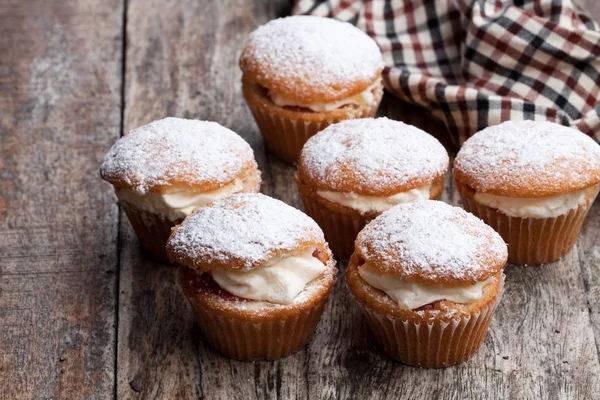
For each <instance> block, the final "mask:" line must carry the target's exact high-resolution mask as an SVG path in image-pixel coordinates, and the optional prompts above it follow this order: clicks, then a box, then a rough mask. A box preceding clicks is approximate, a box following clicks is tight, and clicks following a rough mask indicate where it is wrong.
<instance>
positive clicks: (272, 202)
mask: <svg viewBox="0 0 600 400" xmlns="http://www.w3.org/2000/svg"><path fill="white" fill-rule="evenodd" d="M324 241H325V238H324V237H323V232H322V231H321V228H319V226H318V225H317V224H316V222H314V221H313V220H312V219H311V218H309V217H308V216H307V215H306V214H304V213H302V212H301V211H299V210H297V209H295V208H293V207H290V206H288V205H287V204H285V203H284V202H282V201H279V200H276V199H273V198H271V197H268V196H265V195H263V194H260V193H242V194H235V195H232V196H230V197H228V198H225V199H223V200H218V201H216V202H214V203H212V204H210V205H209V206H207V207H203V208H200V209H199V210H198V211H196V212H195V213H194V214H192V215H191V216H190V217H188V218H186V219H185V220H184V222H183V223H182V224H181V225H179V226H178V227H177V228H176V229H175V231H174V233H173V234H172V235H171V238H170V239H169V242H168V244H167V251H168V252H169V253H170V254H171V255H172V256H174V258H175V261H176V262H180V263H185V261H188V260H192V262H193V263H194V264H195V265H201V264H204V265H208V264H215V263H216V264H221V265H228V267H229V268H231V269H235V268H238V269H239V268H241V269H246V270H248V269H252V268H254V267H258V266H261V265H262V264H264V263H265V262H267V261H268V260H269V259H271V257H272V256H273V255H274V254H275V253H277V252H288V251H294V250H296V249H298V247H299V246H300V245H301V244H302V243H307V242H313V243H322V242H324ZM185 265H187V263H186V264H185Z"/></svg>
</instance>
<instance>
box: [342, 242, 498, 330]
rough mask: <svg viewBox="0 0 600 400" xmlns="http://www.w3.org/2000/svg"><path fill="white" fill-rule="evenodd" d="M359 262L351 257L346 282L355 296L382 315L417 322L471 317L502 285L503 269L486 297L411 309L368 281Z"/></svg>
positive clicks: (487, 303) (494, 278)
mask: <svg viewBox="0 0 600 400" xmlns="http://www.w3.org/2000/svg"><path fill="white" fill-rule="evenodd" d="M358 261H359V256H358V255H356V254H354V255H353V256H352V257H351V258H350V261H349V262H348V269H347V270H346V283H347V284H348V287H349V288H350V291H351V292H352V294H353V296H354V297H355V298H356V299H357V300H358V301H359V302H360V303H362V304H365V305H366V306H368V307H370V308H371V309H373V310H375V311H376V312H378V313H380V314H385V315H388V316H390V317H392V318H401V319H402V320H413V321H415V322H418V321H419V320H421V321H422V320H425V321H431V320H444V321H447V322H449V321H451V320H452V319H456V318H460V317H461V316H468V315H471V314H472V313H473V312H476V311H477V310H480V309H482V308H483V307H486V306H488V305H490V304H491V303H493V302H494V301H495V300H496V297H497V296H498V294H499V291H500V289H501V287H502V271H498V272H496V273H495V274H494V275H493V280H492V281H491V282H490V283H489V284H487V285H486V286H484V288H483V296H482V297H481V298H480V299H478V300H477V301H475V302H473V303H469V304H460V303H454V302H451V301H447V300H441V301H438V302H435V303H434V304H433V305H432V307H428V308H423V309H417V310H409V309H406V308H401V307H400V306H399V305H398V304H397V303H395V302H394V301H393V300H392V299H391V298H390V297H389V296H388V295H387V294H385V293H384V292H382V291H381V290H379V289H376V288H374V287H372V286H371V285H369V284H368V283H367V282H365V281H364V280H363V279H362V278H361V277H360V275H359V274H358Z"/></svg>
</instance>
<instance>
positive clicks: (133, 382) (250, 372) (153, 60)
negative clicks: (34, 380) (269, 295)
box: [117, 0, 600, 399]
mask: <svg viewBox="0 0 600 400" xmlns="http://www.w3.org/2000/svg"><path fill="white" fill-rule="evenodd" d="M198 3H199V2H195V1H191V0H189V1H181V2H179V3H177V4H171V5H170V6H169V7H168V8H167V7H164V6H163V7H161V4H162V3H161V2H159V1H158V0H154V1H150V2H148V1H145V2H142V1H141V0H131V1H130V3H129V13H128V15H129V17H128V21H129V24H128V50H127V71H126V86H127V87H126V93H125V94H126V104H127V108H126V115H125V125H126V130H129V129H131V128H134V127H136V126H138V125H140V124H143V123H147V122H149V121H151V120H153V119H157V118H161V117H164V116H167V115H175V116H184V117H190V118H202V119H211V120H215V121H218V122H220V123H222V124H224V125H226V126H228V127H230V128H232V129H234V130H235V131H237V132H239V133H240V134H241V135H243V136H244V137H245V138H246V139H247V140H248V141H249V142H250V143H251V144H252V146H253V148H254V149H255V151H256V154H257V158H258V161H259V165H260V167H261V169H262V171H263V178H264V181H265V182H264V185H263V188H262V190H263V192H264V193H266V194H269V195H272V196H274V197H277V198H280V199H282V200H284V201H286V202H287V203H288V204H291V205H293V206H296V207H299V208H301V203H300V201H299V198H298V196H297V193H296V189H295V187H294V183H293V175H294V173H295V169H294V168H293V167H290V166H287V165H285V164H283V163H280V162H278V161H277V160H275V159H273V158H272V157H271V156H270V155H268V154H265V152H264V149H263V147H262V140H261V139H260V135H259V134H258V131H257V129H256V126H255V124H254V122H253V120H252V117H251V115H250V113H249V111H248V109H247V108H246V107H245V105H244V103H243V99H242V96H241V93H240V86H239V78H240V73H239V71H238V68H237V56H238V54H239V50H240V47H241V45H242V43H243V41H244V39H245V37H246V35H247V33H248V32H249V31H251V30H252V29H254V28H255V27H256V26H257V25H259V24H261V23H263V22H265V21H266V20H268V19H271V18H273V17H275V16H278V15H281V14H282V13H284V12H285V11H286V5H285V2H284V1H281V2H276V4H275V5H273V4H271V5H263V4H262V2H258V1H257V2H255V3H256V4H255V5H254V6H253V5H240V4H238V2H234V1H223V2H205V4H198ZM381 112H382V115H389V116H390V117H394V118H398V119H403V120H405V121H407V122H409V123H412V124H415V125H417V126H420V127H422V128H424V129H426V130H428V131H429V132H431V133H434V134H436V136H439V137H440V138H442V139H445V137H444V136H443V133H444V130H443V125H442V124H441V123H439V122H436V121H435V120H432V119H431V118H429V117H428V116H427V114H425V113H423V112H422V111H419V110H417V109H416V108H415V107H413V106H410V105H407V104H404V103H402V102H400V101H398V100H396V99H394V98H386V100H385V102H384V104H383V106H382V109H381ZM444 143H445V144H446V145H448V146H449V147H450V146H451V144H450V143H449V141H448V140H444ZM443 200H445V201H448V202H450V203H453V204H459V200H458V197H457V195H456V193H455V191H454V190H453V186H452V182H451V179H450V175H448V176H447V177H446V190H445V194H444V197H443ZM599 210H600V205H599V204H596V205H595V206H594V209H593V211H592V213H591V214H592V215H591V218H590V219H589V220H588V222H587V223H586V227H585V228H584V231H583V233H582V236H581V237H580V240H579V241H578V246H577V250H576V251H574V252H572V253H571V254H569V255H568V256H567V257H565V258H564V259H563V260H561V261H559V262H557V263H554V264H552V265H548V266H543V267H530V268H523V267H513V266H509V267H508V268H507V271H506V272H507V285H506V293H505V296H504V299H503V301H502V303H501V306H500V308H499V310H498V313H497V314H496V318H495V320H494V322H493V324H492V327H491V329H490V333H489V335H488V338H487V339H486V342H485V344H484V346H483V348H482V349H481V351H480V352H479V353H478V354H477V355H476V357H475V358H474V359H473V360H471V361H470V362H468V363H465V364H463V365H460V366H457V367H453V368H448V369H445V370H421V369H416V368H411V367H406V366H403V365H401V364H398V363H396V362H392V361H390V360H389V359H387V358H386V357H384V356H383V355H381V354H380V352H379V351H378V350H376V349H374V348H373V347H372V342H373V340H372V338H371V336H370V334H369V333H368V332H367V329H366V327H365V323H364V319H363V317H362V316H361V315H360V313H359V311H358V309H357V307H356V306H355V305H354V303H353V302H352V300H351V298H350V295H349V293H348V291H347V289H346V287H345V283H344V282H343V279H340V280H338V282H337V284H336V287H335V289H334V292H333V295H332V298H331V300H330V301H329V303H328V304H327V307H326V310H325V312H324V315H323V318H322V320H321V323H320V325H319V327H318V329H317V332H316V334H315V337H314V340H313V341H312V342H311V343H310V344H309V346H308V347H307V348H306V349H304V350H302V351H300V352H298V353H297V354H295V355H293V356H291V357H288V358H286V359H283V360H279V361H276V362H259V363H242V362H237V361H231V360H228V359H226V358H223V357H221V356H219V355H218V354H216V353H214V352H213V351H212V350H211V349H210V348H208V347H207V346H206V345H205V344H204V343H203V341H202V339H201V337H200V335H199V333H198V329H197V327H196V326H195V324H194V322H193V316H192V314H191V311H190V310H189V307H188V306H187V304H186V301H185V299H184V298H183V296H182V295H181V294H180V292H179V289H178V288H177V286H176V284H175V279H174V276H175V271H174V270H173V269H172V268H170V267H168V266H165V265H159V264H156V263H154V262H152V261H151V260H149V259H147V258H146V257H145V256H144V255H143V254H142V253H141V252H140V250H139V248H138V245H137V241H136V239H135V236H134V235H133V233H132V231H131V228H130V227H129V224H128V222H127V221H126V219H123V221H122V224H121V228H122V231H123V247H122V251H121V272H120V282H121V283H120V285H121V286H120V289H121V293H120V304H119V330H118V335H119V343H118V379H117V385H118V388H117V397H118V398H164V397H167V398H169V397H171V398H198V397H205V398H216V399H220V398H236V399H255V398H256V399H258V398H294V397H297V398H386V397H399V398H410V399H415V398H423V399H428V398H438V399H455V398H464V397H475V398H483V399H497V398H563V397H570V398H594V397H597V394H598V393H600V380H599V378H600V364H599V361H598V353H597V349H596V345H595V340H594V331H593V328H592V323H591V320H592V321H594V320H600V316H599V314H598V309H599V308H598V306H599V304H598V303H599V302H600V293H599V292H600V289H599V287H600V286H599V285H597V284H595V286H594V285H591V284H590V282H597V279H598V278H595V277H596V276H598V275H597V274H596V272H597V271H595V270H596V269H600V266H598V265H597V264H598V263H597V258H598V257H599V256H598V253H594V255H593V256H590V255H589V252H590V249H592V250H591V251H596V250H595V249H596V248H597V246H598V233H597V232H598V230H597V226H598V218H600V217H599V216H598V214H599V213H600V211H599ZM590 224H591V225H590ZM594 263H595V264H594ZM340 267H341V268H342V270H343V268H344V265H341V266H340ZM582 269H583V271H584V272H585V273H586V274H587V275H586V274H584V275H583V277H582V275H581V270H582ZM592 286H593V287H592ZM590 314H591V317H590ZM596 324H597V321H596ZM597 326H598V324H597ZM598 331H599V330H597V332H598Z"/></svg>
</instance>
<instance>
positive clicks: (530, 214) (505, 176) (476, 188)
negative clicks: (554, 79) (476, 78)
mask: <svg viewBox="0 0 600 400" xmlns="http://www.w3.org/2000/svg"><path fill="white" fill-rule="evenodd" d="M454 178H455V180H456V185H457V188H458V191H459V193H460V196H461V198H462V202H463V207H464V208H465V210H467V211H469V212H472V213H473V214H475V215H477V216H478V217H480V218H482V219H483V220H484V221H485V222H486V223H487V224H488V225H490V226H491V227H493V228H494V229H495V230H496V231H497V232H498V233H500V235H501V236H502V237H503V238H504V240H505V241H506V243H508V261H509V262H511V263H514V264H542V263H550V262H553V261H555V260H557V259H559V258H560V257H562V256H564V255H565V254H567V253H568V252H569V251H570V250H571V248H572V247H573V245H574V244H575V240H576V239H577V235H578V234H579V230H580V229H581V225H582V224H583V220H584V219H585V216H586V214H587V212H588V210H589V208H590V206H591V204H592V202H593V201H594V199H595V198H596V195H597V194H598V184H599V183H600V146H599V145H598V144H597V143H596V142H594V141H593V140H592V139H591V138H590V137H588V136H586V135H584V134H583V133H581V132H579V131H577V130H575V129H572V128H568V127H565V126H562V125H558V124H554V123H551V122H538V121H509V122H504V123H502V124H500V125H496V126H491V127H489V128H486V129H484V130H482V131H481V132H478V133H476V134H475V135H474V136H473V137H471V138H470V139H469V140H467V141H466V142H465V144H464V145H463V147H462V149H461V150H460V152H459V153H458V155H457V156H456V159H455V161H454Z"/></svg>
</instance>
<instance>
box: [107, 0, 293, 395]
mask: <svg viewBox="0 0 600 400" xmlns="http://www.w3.org/2000/svg"><path fill="white" fill-rule="evenodd" d="M255 3H256V4H252V3H248V4H242V2H236V1H222V2H198V1H194V0H186V1H180V2H177V3H172V4H170V5H169V6H168V7H166V6H164V3H163V2H161V1H158V0H154V1H141V0H132V1H129V4H128V28H127V44H128V45H127V62H126V66H127V67H126V78H125V81H126V91H125V99H126V100H125V103H126V113H125V131H126V132H127V131H129V130H130V129H132V128H134V127H136V126H138V125H141V124H144V123H147V122H150V121H151V120H154V119H158V118H162V117H164V116H168V115H171V116H182V117H188V118H199V119H210V120H215V121H217V122H219V123H221V124H223V125H225V126H228V127H231V128H233V129H234V130H235V131H236V132H238V133H240V134H241V135H243V136H244V138H245V139H246V140H248V141H249V142H250V143H251V145H252V146H253V147H254V148H255V150H256V156H257V158H258V162H259V164H260V166H261V168H262V170H263V179H264V181H265V188H266V190H267V191H271V192H273V190H271V189H270V188H273V187H274V186H275V185H274V183H275V182H274V181H275V180H277V181H278V180H279V179H280V178H279V177H280V176H281V175H280V174H279V173H278V171H279V170H280V169H282V168H285V167H283V166H278V165H277V164H274V165H273V166H272V167H271V166H267V165H268V162H267V160H266V157H265V153H264V150H263V149H262V141H261V139H260V136H259V135H258V133H257V131H256V128H255V125H254V121H253V119H252V115H251V114H250V111H249V110H248V109H247V108H246V106H245V104H244V102H243V99H242V95H241V90H240V89H241V88H240V83H239V82H240V77H241V74H240V72H239V71H238V67H237V58H238V56H239V51H240V50H241V46H242V44H243V42H244V40H245V38H246V36H247V34H248V33H249V32H250V31H251V30H252V29H254V28H255V27H256V26H257V25H258V24H260V23H264V22H266V21H267V20H268V19H270V18H273V17H275V16H276V15H283V14H285V13H287V12H288V9H287V2H285V1H283V0H282V1H278V2H272V3H273V4H262V3H263V2H258V1H257V2H255ZM271 170H272V171H271ZM277 183H279V182H277ZM283 187H287V186H283ZM285 190H287V189H285ZM121 227H122V231H123V248H122V253H121V261H122V263H121V274H120V290H121V292H120V307H119V333H118V337H119V341H118V379H117V386H118V388H117V397H118V398H119V399H123V398H133V397H139V398H169V397H170V398H197V397H199V396H214V395H217V396H219V395H223V396H227V395H231V396H233V395H235V394H236V391H237V395H241V393H245V391H242V392H240V390H242V388H241V387H240V386H238V385H244V387H243V389H246V388H248V387H251V388H252V391H253V393H255V392H254V383H252V382H253V380H254V376H255V371H254V367H253V366H252V364H247V365H237V364H234V363H229V361H228V360H225V359H224V358H222V357H220V356H218V355H217V354H215V353H213V352H212V351H210V350H209V349H207V348H206V347H205V346H204V344H203V343H202V342H201V341H199V339H198V337H197V329H196V328H193V324H194V321H193V317H192V313H191V310H190V309H189V307H188V304H187V301H186V300H185V299H184V297H183V295H182V294H181V293H180V290H179V288H178V287H177V285H176V282H175V270H174V269H173V268H172V267H168V266H165V265H158V264H155V263H153V262H152V261H150V260H149V259H147V258H146V257H145V256H144V254H142V253H141V252H140V250H139V248H138V245H137V240H136V238H135V235H134V234H133V232H132V230H131V228H130V226H129V223H128V222H127V220H126V218H123V223H122V225H121ZM263 370H265V369H264V368H262V369H261V371H257V373H262V371H263ZM273 371H275V370H273ZM290 372H292V371H291V370H290ZM218 377H223V378H224V379H225V381H221V380H219V379H217V378H218ZM248 384H250V386H248ZM259 384H260V380H259ZM215 385H217V386H218V387H215ZM223 398H226V397H223Z"/></svg>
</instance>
